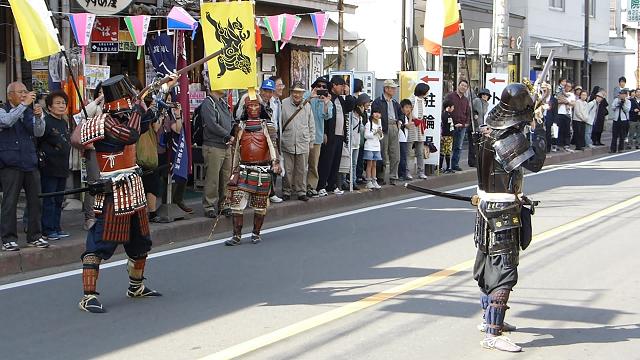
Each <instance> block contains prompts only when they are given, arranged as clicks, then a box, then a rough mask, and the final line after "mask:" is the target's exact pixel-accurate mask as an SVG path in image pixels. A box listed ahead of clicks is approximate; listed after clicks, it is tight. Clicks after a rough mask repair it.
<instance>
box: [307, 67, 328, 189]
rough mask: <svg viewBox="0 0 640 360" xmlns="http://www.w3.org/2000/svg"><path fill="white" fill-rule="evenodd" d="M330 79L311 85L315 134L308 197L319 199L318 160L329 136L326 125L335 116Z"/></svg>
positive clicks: (310, 156) (310, 155) (311, 153)
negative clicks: (330, 93)
mask: <svg viewBox="0 0 640 360" xmlns="http://www.w3.org/2000/svg"><path fill="white" fill-rule="evenodd" d="M329 84H330V82H329V79H328V78H327V77H326V76H321V77H319V78H317V79H316V81H314V82H313V84H312V85H311V88H312V90H311V100H310V101H309V103H310V105H311V111H312V112H313V119H314V122H315V123H314V128H315V134H313V136H312V143H311V144H310V145H309V146H310V148H309V166H308V169H307V196H310V197H318V190H316V188H317V187H318V160H319V159H320V149H321V147H322V144H323V143H324V142H325V139H326V138H327V136H326V135H325V134H324V125H325V123H326V122H327V121H328V120H329V119H331V117H332V116H333V103H332V102H331V96H330V95H329Z"/></svg>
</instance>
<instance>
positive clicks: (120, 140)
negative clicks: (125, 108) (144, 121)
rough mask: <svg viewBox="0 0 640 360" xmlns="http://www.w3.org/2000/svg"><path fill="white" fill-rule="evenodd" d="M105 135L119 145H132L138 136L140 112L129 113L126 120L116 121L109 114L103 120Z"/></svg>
mask: <svg viewBox="0 0 640 360" xmlns="http://www.w3.org/2000/svg"><path fill="white" fill-rule="evenodd" d="M104 126H105V135H106V136H107V137H108V138H110V140H111V141H112V142H115V143H117V144H121V145H132V144H135V143H136V141H138V138H139V137H140V113H139V112H137V111H134V112H132V113H131V115H130V117H129V120H128V121H127V122H122V123H120V122H118V120H117V119H115V118H113V117H111V116H109V117H107V119H106V120H105V124H104Z"/></svg>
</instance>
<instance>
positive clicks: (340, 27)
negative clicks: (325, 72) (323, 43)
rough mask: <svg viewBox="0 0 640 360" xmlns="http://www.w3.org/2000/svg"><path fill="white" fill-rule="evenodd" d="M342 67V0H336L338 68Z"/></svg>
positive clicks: (341, 68)
mask: <svg viewBox="0 0 640 360" xmlns="http://www.w3.org/2000/svg"><path fill="white" fill-rule="evenodd" d="M343 69H344V0H338V70H343Z"/></svg>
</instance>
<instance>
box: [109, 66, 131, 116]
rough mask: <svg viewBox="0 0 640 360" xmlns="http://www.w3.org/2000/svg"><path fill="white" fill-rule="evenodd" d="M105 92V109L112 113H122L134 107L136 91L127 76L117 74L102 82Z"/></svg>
mask: <svg viewBox="0 0 640 360" xmlns="http://www.w3.org/2000/svg"><path fill="white" fill-rule="evenodd" d="M102 92H103V93H104V105H103V109H104V110H105V111H107V112H110V113H120V112H125V111H130V110H131V109H133V104H134V103H135V101H136V96H137V94H136V91H135V90H134V89H133V85H131V82H130V81H129V79H127V77H126V76H123V75H116V76H113V77H110V78H109V79H107V80H105V81H103V82H102Z"/></svg>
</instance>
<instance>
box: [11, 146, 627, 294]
mask: <svg viewBox="0 0 640 360" xmlns="http://www.w3.org/2000/svg"><path fill="white" fill-rule="evenodd" d="M637 152H640V150H634V151H629V152H625V153H620V154H613V155H608V156H605V157H602V158H598V159H591V160H587V161H583V162H579V163H575V164H565V165H559V166H557V167H552V168H550V169H546V170H542V171H540V172H537V173H530V174H527V175H525V177H530V176H537V175H542V174H547V173H550V172H554V171H558V170H565V169H575V168H576V167H577V166H583V165H588V164H593V163H596V162H600V161H605V160H609V159H613V158H616V157H620V156H624V155H629V154H633V153H637ZM475 188H476V185H471V186H465V187H461V188H458V189H454V190H449V192H452V193H457V192H462V191H466V190H471V189H475ZM432 197H434V196H433V195H422V196H417V197H413V198H409V199H403V200H397V201H393V202H390V203H384V204H380V205H374V206H368V207H364V208H361V209H355V210H351V211H345V212H341V213H337V214H332V215H327V216H322V217H319V218H315V219H309V220H305V221H299V222H295V223H291V224H286V225H282V226H277V227H274V228H269V229H265V230H263V231H262V233H263V234H270V233H274V232H278V231H283V230H288V229H293V228H297V227H300V226H305V225H310V224H315V223H319V222H323V221H328V220H333V219H336V218H340V217H343V216H349V215H355V214H361V213H364V212H368V211H372V210H378V209H384V208H387V207H392V206H396V205H402V204H406V203H410V202H414V201H420V200H425V199H429V198H432ZM249 236H250V234H244V235H243V236H242V237H243V238H248V237H249ZM228 239H230V238H226V239H220V240H215V241H208V242H204V243H200V244H194V245H189V246H184V247H179V248H176V249H171V250H165V251H161V252H157V253H153V254H150V255H149V258H150V259H153V258H158V257H163V256H169V255H174V254H179V253H183V252H186V251H191V250H196V249H201V248H204V247H209V246H214V245H220V244H222V243H224V242H225V241H226V240H228ZM126 263H127V260H118V261H113V262H109V263H105V264H102V265H100V268H101V269H108V268H112V267H116V266H120V265H125V264H126ZM79 274H82V269H77V270H70V271H65V272H61V273H57V274H51V275H46V276H40V277H37V278H33V279H28V280H22V281H16V282H13V283H8V284H5V285H0V291H4V290H9V289H15V288H19V287H23V286H29V285H34V284H39V283H42V282H47V281H51V280H57V279H62V278H65V277H69V276H73V275H79Z"/></svg>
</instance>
